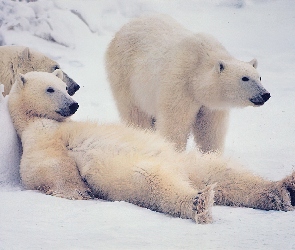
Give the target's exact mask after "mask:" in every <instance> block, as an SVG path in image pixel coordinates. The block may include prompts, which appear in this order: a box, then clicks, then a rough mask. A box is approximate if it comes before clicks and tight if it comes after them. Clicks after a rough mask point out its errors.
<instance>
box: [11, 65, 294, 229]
mask: <svg viewBox="0 0 295 250" xmlns="http://www.w3.org/2000/svg"><path fill="white" fill-rule="evenodd" d="M62 77H63V76H62V71H60V70H56V71H54V72H53V73H44V72H30V73H27V74H25V75H20V76H19V77H18V79H17V81H16V83H15V84H14V85H13V88H12V90H11V93H10V98H9V110H10V114H11V117H12V120H13V123H14V126H15V129H16V131H17V133H18V135H19V136H20V138H21V141H22V145H23V155H22V159H21V165H20V175H21V180H22V184H23V186H24V187H25V188H26V189H37V190H41V191H42V192H45V193H46V194H51V195H55V196H60V197H64V198H68V199H89V198H91V195H93V196H94V197H97V198H101V199H105V200H109V201H115V200H116V201H127V202H130V203H133V204H135V205H138V206H142V207H146V208H149V209H151V210H154V211H158V212H162V213H166V214H169V215H172V216H176V217H181V218H189V219H192V220H194V221H196V222H197V223H209V222H211V221H212V215H211V207H212V206H213V202H215V203H216V204H217V205H229V206H245V207H252V208H259V209H266V210H269V209H274V210H284V211H289V210H293V206H294V205H295V173H293V174H292V175H291V176H288V177H286V178H285V179H283V180H281V181H278V182H272V181H268V180H265V179H263V178H261V177H258V176H255V175H253V174H252V173H250V172H247V171H245V170H242V169H240V167H239V166H237V165H235V164H234V163H231V162H228V161H226V160H224V159H221V158H218V157H215V156H214V155H210V154H207V155H204V156H202V155H201V154H199V153H198V152H190V153H188V152H176V151H175V150H174V145H173V144H171V143H169V142H167V141H165V139H163V138H162V137H161V136H159V135H158V134H157V133H153V132H150V131H144V130H140V129H136V128H131V127H127V126H124V125H120V124H117V125H116V124H109V125H107V124H102V125H100V124H97V123H93V122H74V121H70V120H69V119H68V117H70V116H71V115H72V114H73V113H75V112H76V110H77V109H78V106H79V105H78V103H76V102H75V101H74V100H73V99H72V98H71V97H70V96H69V95H68V93H67V92H66V85H65V83H63V82H62V80H61V79H62ZM214 191H215V192H214Z"/></svg>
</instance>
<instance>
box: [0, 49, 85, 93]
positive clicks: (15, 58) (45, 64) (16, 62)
mask: <svg viewBox="0 0 295 250" xmlns="http://www.w3.org/2000/svg"><path fill="white" fill-rule="evenodd" d="M0 58H1V60H0V83H2V84H3V85H4V96H5V95H8V94H9V91H10V89H11V87H12V85H13V83H14V82H15V80H16V77H17V76H18V74H19V73H21V74H25V73H28V72H31V71H42V72H48V73H52V72H53V71H54V70H56V69H60V66H59V64H58V63H57V62H55V61H53V60H51V59H50V58H49V57H47V56H45V55H43V54H42V53H40V52H38V51H35V50H32V49H30V48H28V47H23V46H9V45H7V46H0ZM63 81H64V82H65V83H66V84H67V87H68V93H69V94H70V95H73V94H74V93H75V92H76V91H77V90H78V89H79V88H80V86H79V85H78V84H77V83H76V82H75V81H74V80H73V79H71V78H70V77H69V76H68V75H67V74H66V73H64V74H63Z"/></svg>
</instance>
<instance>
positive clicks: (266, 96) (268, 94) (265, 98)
mask: <svg viewBox="0 0 295 250" xmlns="http://www.w3.org/2000/svg"><path fill="white" fill-rule="evenodd" d="M261 97H262V99H263V101H264V102H266V101H267V100H268V99H269V98H270V93H264V94H263V95H261Z"/></svg>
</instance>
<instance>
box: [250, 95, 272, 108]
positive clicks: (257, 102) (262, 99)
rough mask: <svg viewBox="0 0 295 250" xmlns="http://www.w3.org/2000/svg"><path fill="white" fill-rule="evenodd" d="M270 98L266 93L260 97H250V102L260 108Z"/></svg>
mask: <svg viewBox="0 0 295 250" xmlns="http://www.w3.org/2000/svg"><path fill="white" fill-rule="evenodd" d="M269 98H270V93H268V92H266V93H263V94H262V95H257V96H255V97H252V98H251V99H250V101H251V102H252V103H253V104H254V105H255V106H261V105H263V104H264V103H265V102H266V101H267V100H268V99H269Z"/></svg>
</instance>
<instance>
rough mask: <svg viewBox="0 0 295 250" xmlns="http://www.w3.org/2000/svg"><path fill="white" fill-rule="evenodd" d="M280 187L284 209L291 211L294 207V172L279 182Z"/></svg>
mask: <svg viewBox="0 0 295 250" xmlns="http://www.w3.org/2000/svg"><path fill="white" fill-rule="evenodd" d="M279 185H280V186H281V189H282V195H283V203H284V207H283V208H284V209H282V210H284V211H291V210H294V208H295V172H293V173H292V174H291V175H290V176H287V177H286V178H285V179H283V180H282V181H280V182H279Z"/></svg>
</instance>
